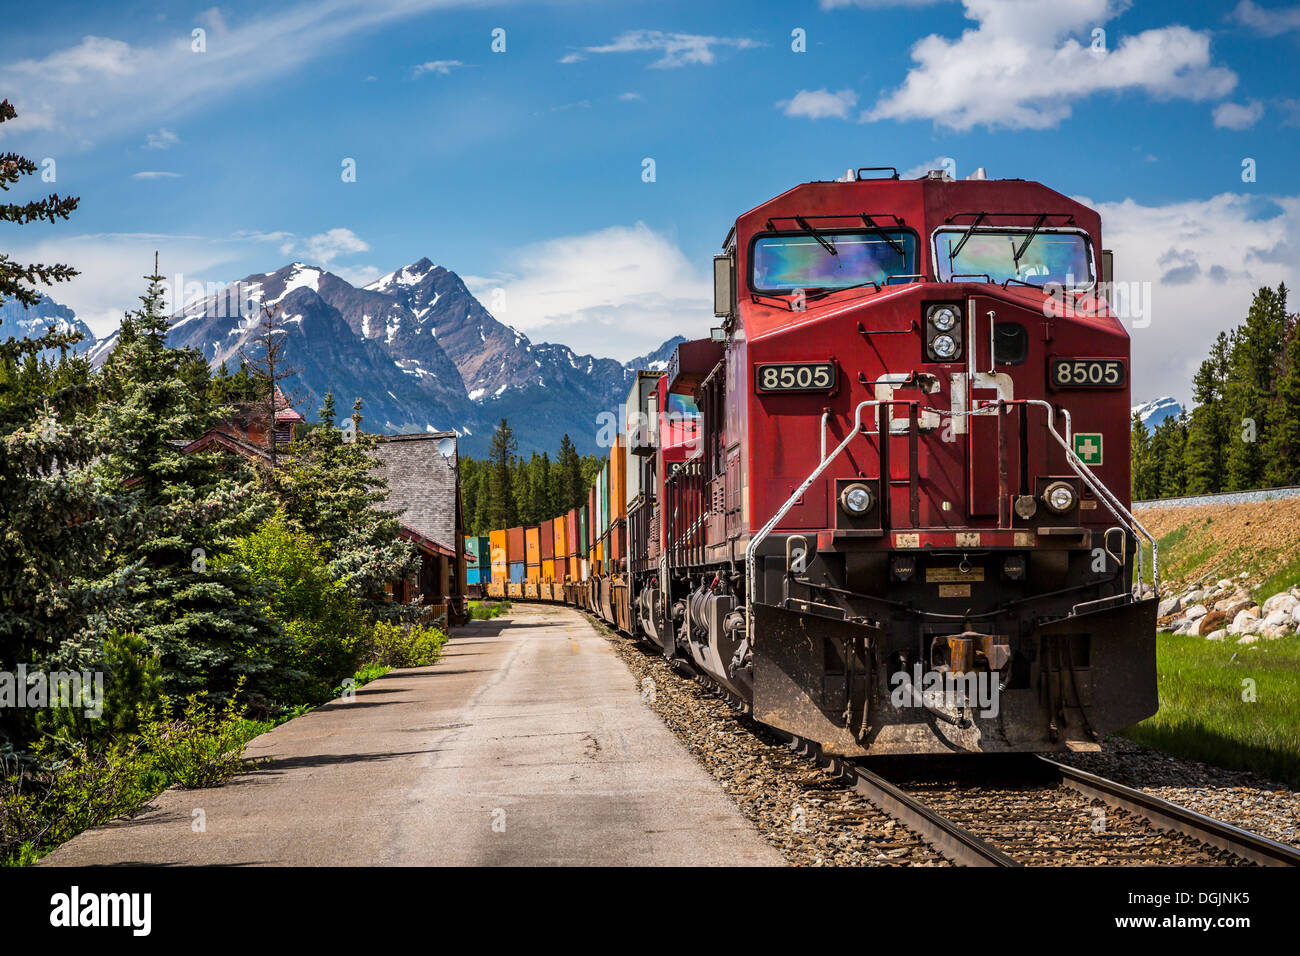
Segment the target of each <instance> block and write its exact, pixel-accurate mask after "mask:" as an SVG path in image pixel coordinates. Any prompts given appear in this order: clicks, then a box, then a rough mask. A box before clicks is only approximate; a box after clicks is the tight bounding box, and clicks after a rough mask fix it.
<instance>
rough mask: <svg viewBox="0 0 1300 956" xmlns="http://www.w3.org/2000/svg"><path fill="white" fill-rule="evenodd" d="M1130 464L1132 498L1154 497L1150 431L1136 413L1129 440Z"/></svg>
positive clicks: (1144, 499)
mask: <svg viewBox="0 0 1300 956" xmlns="http://www.w3.org/2000/svg"><path fill="white" fill-rule="evenodd" d="M1129 448H1130V455H1131V459H1132V464H1131V467H1130V473H1131V475H1132V482H1133V500H1134V501H1146V500H1148V499H1150V498H1154V497H1155V494H1154V493H1153V489H1154V487H1155V482H1154V481H1153V480H1152V475H1153V460H1152V457H1151V432H1150V431H1149V430H1148V429H1147V426H1146V423H1145V422H1143V421H1142V419H1141V417H1140V416H1138V415H1136V414H1135V415H1134V416H1133V435H1132V438H1131V440H1130V442H1129Z"/></svg>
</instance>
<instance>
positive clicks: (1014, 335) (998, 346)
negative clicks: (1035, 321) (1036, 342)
mask: <svg viewBox="0 0 1300 956" xmlns="http://www.w3.org/2000/svg"><path fill="white" fill-rule="evenodd" d="M1028 357H1029V333H1028V332H1026V331H1025V327H1024V326H1023V325H1021V324H1020V323H1019V322H999V323H997V325H995V326H994V327H993V361H994V362H995V363H997V364H998V365H1019V364H1020V363H1021V362H1023V361H1024V360H1025V359H1027V358H1028Z"/></svg>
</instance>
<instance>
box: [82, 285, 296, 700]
mask: <svg viewBox="0 0 1300 956" xmlns="http://www.w3.org/2000/svg"><path fill="white" fill-rule="evenodd" d="M147 278H148V280H149V287H148V290H147V291H146V293H145V294H144V295H143V296H141V297H140V298H141V302H142V307H141V308H140V309H138V310H136V311H135V312H132V313H128V314H127V316H126V317H125V319H124V320H123V323H122V335H120V336H119V340H118V342H117V344H116V346H115V347H114V349H113V352H112V354H111V355H110V356H109V358H108V360H107V361H106V362H105V365H104V371H103V375H104V379H105V390H106V393H107V401H106V402H105V403H104V404H103V405H102V406H101V408H100V410H99V413H98V416H97V423H96V424H97V428H98V429H99V431H100V434H101V435H102V436H103V438H104V442H105V444H106V445H107V446H108V447H109V449H110V450H109V451H108V453H107V454H105V455H104V456H103V457H102V458H101V459H100V460H99V461H98V462H97V463H96V472H97V474H98V476H99V477H100V478H101V480H103V481H104V483H105V486H106V487H108V488H110V489H112V490H113V491H114V492H115V493H118V494H122V495H125V496H126V497H127V498H128V499H129V501H130V503H131V514H132V519H133V521H134V524H135V527H134V529H133V530H134V533H133V534H132V536H131V537H130V538H127V539H123V540H121V541H119V542H118V544H117V547H116V548H114V551H113V554H112V559H113V561H114V563H115V564H116V565H117V566H119V567H121V568H123V569H128V570H131V571H133V572H134V573H135V577H134V579H133V582H132V585H131V587H130V590H129V592H128V595H127V599H126V602H125V604H124V606H123V607H122V608H120V610H119V612H118V613H117V614H115V615H113V623H114V624H116V625H118V626H120V627H121V628H123V629H128V628H129V629H133V630H135V631H136V632H137V633H138V634H140V635H141V636H142V637H143V638H144V639H145V640H146V641H147V642H148V643H149V646H150V647H152V648H153V649H154V650H155V652H157V653H158V654H159V655H160V656H161V663H162V669H163V679H164V682H165V686H166V688H167V691H168V693H169V694H171V695H173V696H183V695H185V694H189V693H193V692H195V691H206V692H207V693H209V694H210V695H212V696H215V697H223V696H225V695H227V694H228V693H229V692H230V691H232V690H233V689H234V686H235V682H236V680H237V679H238V678H239V677H241V676H244V677H247V678H249V682H250V683H249V689H250V691H251V692H254V693H256V692H257V691H258V690H259V689H261V688H262V687H264V686H266V678H267V677H268V672H269V671H270V670H271V669H272V668H273V667H274V666H275V660H276V656H275V653H274V652H275V649H276V648H277V647H279V646H282V645H284V644H285V643H286V638H285V637H284V635H283V634H282V633H281V632H280V631H279V629H278V628H276V627H275V626H274V625H273V624H272V623H271V622H270V621H269V620H268V619H267V618H266V617H264V616H263V615H262V614H261V613H260V612H259V611H258V610H256V606H255V602H256V599H257V598H258V597H259V596H260V595H259V591H258V589H257V588H256V586H255V585H253V584H252V582H251V581H250V580H249V578H248V575H247V573H246V571H245V569H244V568H243V567H242V566H241V565H238V564H233V563H231V562H228V561H223V560H222V558H223V557H225V556H227V555H229V553H230V552H231V550H232V547H233V545H234V542H235V540H236V539H238V538H240V537H242V536H244V535H246V534H248V533H250V532H251V531H252V530H253V529H254V528H256V526H257V525H258V524H259V523H260V522H261V521H262V520H264V519H265V518H266V517H267V516H268V515H269V514H270V513H271V511H272V509H273V502H272V501H271V500H270V499H269V498H268V497H267V496H266V495H265V494H262V493H259V492H258V491H257V490H256V488H257V483H256V476H255V475H254V474H253V473H252V471H251V468H250V466H249V465H248V464H247V463H246V462H245V460H244V459H243V458H240V457H238V456H233V455H228V454H226V453H223V452H207V453H199V454H186V453H185V451H184V450H183V448H182V447H181V446H180V444H179V443H178V440H180V441H185V440H190V439H194V438H197V437H199V436H200V435H201V434H203V432H204V431H206V430H207V429H208V428H209V427H211V425H212V424H213V422H214V416H213V412H212V409H211V407H210V406H209V405H208V402H207V393H208V372H207V364H206V362H204V361H203V360H202V356H201V355H199V354H198V353H197V351H195V350H193V349H172V348H168V347H167V330H168V322H167V316H166V315H165V314H164V312H163V308H162V306H163V291H162V282H163V277H162V276H161V275H159V274H158V271H157V266H156V263H155V269H154V274H153V275H151V276H147Z"/></svg>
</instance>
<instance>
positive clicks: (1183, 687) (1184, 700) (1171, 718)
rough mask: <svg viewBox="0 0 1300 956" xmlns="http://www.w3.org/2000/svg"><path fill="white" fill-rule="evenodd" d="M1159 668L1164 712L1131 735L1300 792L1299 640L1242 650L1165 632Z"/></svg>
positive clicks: (1286, 639)
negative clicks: (1283, 784)
mask: <svg viewBox="0 0 1300 956" xmlns="http://www.w3.org/2000/svg"><path fill="white" fill-rule="evenodd" d="M1156 667H1157V670H1158V673H1159V677H1158V681H1159V690H1160V710H1159V712H1158V713H1156V715H1155V716H1154V717H1151V718H1149V719H1147V720H1145V721H1143V722H1142V723H1140V724H1138V725H1137V726H1136V727H1131V728H1129V730H1128V731H1127V732H1126V733H1127V735H1128V736H1129V737H1131V738H1132V739H1134V740H1136V741H1137V742H1138V743H1141V744H1144V745H1146V746H1148V747H1155V748H1157V749H1159V750H1163V751H1165V752H1167V753H1170V754H1175V755H1177V756H1180V757H1187V758H1191V759H1193V760H1201V761H1204V762H1205V763H1209V764H1214V765H1216V766H1220V767H1226V768H1228V769H1231V770H1250V771H1253V772H1255V773H1258V774H1260V775H1261V776H1264V777H1268V778H1269V779H1271V780H1277V781H1281V782H1283V783H1285V784H1287V785H1288V786H1291V787H1300V636H1293V637H1284V638H1278V639H1277V640H1272V641H1260V642H1259V643H1257V644H1251V645H1247V646H1245V647H1242V646H1241V645H1239V644H1237V643H1235V642H1230V641H1207V640H1205V639H1204V638H1200V637H1186V636H1178V635H1174V634H1161V635H1159V637H1158V638H1157V644H1156Z"/></svg>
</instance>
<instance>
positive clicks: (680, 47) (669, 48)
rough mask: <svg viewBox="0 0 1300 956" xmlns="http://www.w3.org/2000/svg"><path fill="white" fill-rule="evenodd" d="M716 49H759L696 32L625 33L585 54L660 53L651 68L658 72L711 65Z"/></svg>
mask: <svg viewBox="0 0 1300 956" xmlns="http://www.w3.org/2000/svg"><path fill="white" fill-rule="evenodd" d="M717 46H726V47H733V48H734V49H737V50H748V49H751V48H753V47H758V46H762V44H761V43H759V42H758V41H757V40H751V39H749V38H748V37H713V36H701V35H700V34H696V33H664V32H663V31H662V30H628V31H626V32H625V33H620V34H619V35H618V36H617V37H615V38H614V39H613V40H612V41H610V42H609V43H607V44H605V45H604V46H589V47H587V52H588V53H641V52H645V51H657V52H659V53H662V54H663V56H661V57H660V58H659V59H657V60H655V61H654V62H653V63H651V64H650V66H652V67H655V68H658V69H671V68H673V67H679V66H687V65H690V64H705V65H707V64H710V63H712V62H713V61H714V59H715V57H714V53H713V48H714V47H717Z"/></svg>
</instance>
